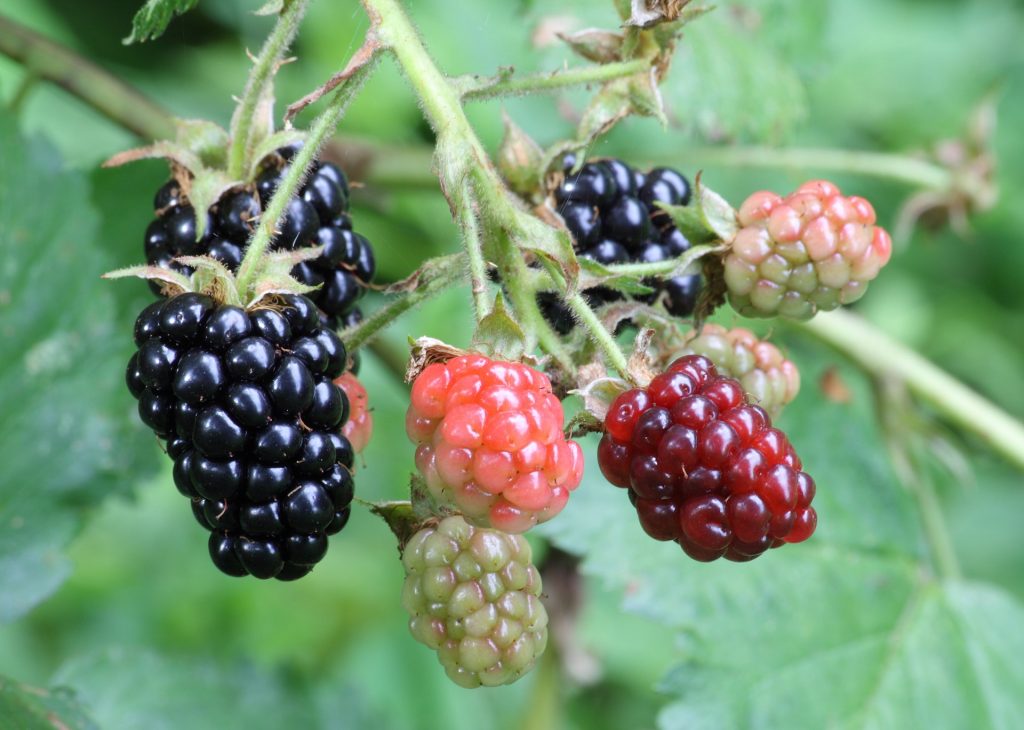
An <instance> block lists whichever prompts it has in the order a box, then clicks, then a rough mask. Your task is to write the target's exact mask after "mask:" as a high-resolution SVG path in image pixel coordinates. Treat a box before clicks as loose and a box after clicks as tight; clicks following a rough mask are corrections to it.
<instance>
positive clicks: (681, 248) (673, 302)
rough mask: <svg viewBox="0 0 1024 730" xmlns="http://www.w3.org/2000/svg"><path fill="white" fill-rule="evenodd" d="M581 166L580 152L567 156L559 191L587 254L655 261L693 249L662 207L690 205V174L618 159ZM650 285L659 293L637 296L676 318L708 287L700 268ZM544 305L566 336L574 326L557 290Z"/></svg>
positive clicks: (595, 296) (596, 297)
mask: <svg viewBox="0 0 1024 730" xmlns="http://www.w3.org/2000/svg"><path fill="white" fill-rule="evenodd" d="M575 164H576V158H575V157H574V156H572V155H570V156H568V157H566V158H565V160H564V167H565V172H566V176H565V180H564V181H563V182H562V184H561V185H560V186H559V187H558V188H556V189H555V192H554V197H555V201H556V203H557V208H556V210H557V211H558V213H559V215H561V216H562V219H563V220H564V221H565V225H566V227H567V228H568V229H569V232H570V233H571V234H572V237H573V241H574V247H575V249H576V253H577V254H578V255H579V256H581V257H584V258H589V259H593V260H594V261H597V262H599V263H602V264H620V263H629V262H646V263H654V262H657V261H664V260H666V259H671V258H676V257H678V256H681V255H682V254H683V253H685V252H686V251H687V250H689V249H690V245H691V244H690V242H689V241H688V240H687V238H686V236H685V235H683V233H682V232H681V231H680V230H679V229H678V228H676V227H675V226H674V225H673V224H672V222H671V219H670V218H669V217H668V215H667V214H666V213H665V212H664V211H662V210H661V209H660V208H658V207H657V206H656V205H655V204H656V203H659V202H660V203H668V204H670V205H688V204H689V202H690V196H691V191H690V183H689V181H688V180H687V179H686V178H685V177H684V176H683V175H682V174H680V173H679V172H677V171H675V170H672V169H670V168H666V167H658V168H655V169H653V170H651V171H650V172H648V173H642V172H639V171H637V170H634V169H633V168H632V167H630V166H629V165H627V164H626V163H625V162H623V161H622V160H616V159H606V160H597V161H593V162H588V163H586V164H585V165H583V167H581V168H580V170H579V171H578V172H575V173H573V172H572V168H573V167H574V166H575ZM645 283H646V284H648V285H649V286H651V287H652V288H654V289H655V293H654V294H653V295H646V296H637V297H636V298H637V299H640V300H641V301H647V302H660V303H661V305H662V306H663V307H664V308H665V309H666V310H667V311H668V313H669V314H671V315H672V316H675V317H688V316H690V315H691V314H693V310H694V308H695V307H696V304H697V295H698V294H699V293H700V287H701V278H700V275H699V274H693V275H687V276H681V277H675V278H673V279H669V280H667V281H659V280H654V279H652V280H648V281H646V282H645ZM584 296H585V297H586V298H587V300H588V301H589V302H590V304H591V306H598V305H601V304H604V303H606V302H610V301H615V300H618V299H622V298H623V295H622V294H619V293H618V292H615V291H612V290H610V289H607V288H604V287H597V288H592V289H587V290H586V291H585V292H584ZM539 303H540V305H541V310H542V311H543V312H544V314H545V317H546V318H547V319H548V321H549V322H551V324H552V326H553V327H555V329H556V330H558V331H559V332H561V333H562V334H567V333H568V332H570V331H571V330H572V328H573V321H572V318H571V317H570V316H568V309H567V308H566V307H565V305H563V304H562V303H561V302H560V300H559V299H558V298H557V297H556V296H555V295H553V294H549V293H546V294H543V295H541V296H540V298H539Z"/></svg>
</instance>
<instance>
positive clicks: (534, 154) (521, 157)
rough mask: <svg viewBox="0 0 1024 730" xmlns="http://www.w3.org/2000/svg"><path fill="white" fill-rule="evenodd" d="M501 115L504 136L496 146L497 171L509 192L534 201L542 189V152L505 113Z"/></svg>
mask: <svg viewBox="0 0 1024 730" xmlns="http://www.w3.org/2000/svg"><path fill="white" fill-rule="evenodd" d="M502 116H503V118H504V122H505V136H504V138H503V139H502V141H501V147H499V148H498V160H497V164H498V172H500V173H501V176H502V177H503V178H504V179H505V182H507V183H508V186H509V187H510V188H512V190H513V192H515V193H516V194H517V195H519V196H520V197H522V198H525V199H526V200H535V199H537V198H538V197H541V196H540V193H541V191H542V189H543V181H542V179H541V175H540V170H541V163H542V161H543V157H544V152H543V150H541V148H540V145H538V144H537V143H536V142H535V141H534V140H533V138H532V137H530V136H529V135H528V134H527V133H526V132H524V131H523V129H522V128H521V127H519V125H517V124H516V123H515V122H513V121H512V118H511V117H510V116H509V115H508V113H507V112H503V114H502Z"/></svg>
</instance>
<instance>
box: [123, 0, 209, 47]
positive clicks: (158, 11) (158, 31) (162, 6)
mask: <svg viewBox="0 0 1024 730" xmlns="http://www.w3.org/2000/svg"><path fill="white" fill-rule="evenodd" d="M198 2H199V0H146V4H145V5H143V6H142V7H141V8H140V9H139V12H137V13H135V17H134V18H132V33H131V35H130V36H128V37H127V38H125V39H124V41H123V43H124V44H125V45H131V44H132V43H142V42H143V41H151V40H154V39H156V38H159V37H160V36H161V35H163V33H164V31H165V30H167V25H168V23H170V22H171V19H172V18H174V16H175V15H181V14H182V13H186V12H188V11H189V10H191V9H192V8H194V7H195V6H196V4H197V3H198Z"/></svg>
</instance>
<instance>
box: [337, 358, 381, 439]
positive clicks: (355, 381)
mask: <svg viewBox="0 0 1024 730" xmlns="http://www.w3.org/2000/svg"><path fill="white" fill-rule="evenodd" d="M334 382H335V384H337V385H338V386H339V387H340V388H341V389H342V390H343V391H345V397H346V398H348V402H349V406H350V408H349V414H348V420H347V421H346V422H345V428H343V429H342V431H341V432H342V434H343V435H344V436H345V438H347V439H348V440H349V443H351V444H352V450H353V451H355V453H357V454H358V453H361V452H362V450H363V449H365V448H366V445H367V444H368V443H370V437H371V436H372V435H373V413H372V412H371V410H370V399H369V396H368V395H367V393H366V388H364V387H363V384H362V383H360V382H359V378H357V377H356V376H355V374H354V373H352V372H347V373H344V374H343V375H342V376H341V377H339V378H335V380H334Z"/></svg>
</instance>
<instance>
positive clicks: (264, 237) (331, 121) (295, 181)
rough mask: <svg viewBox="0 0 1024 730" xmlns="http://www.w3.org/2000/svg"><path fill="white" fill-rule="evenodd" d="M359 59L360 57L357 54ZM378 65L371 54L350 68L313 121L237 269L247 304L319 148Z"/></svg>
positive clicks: (241, 290) (261, 217) (243, 297)
mask: <svg viewBox="0 0 1024 730" xmlns="http://www.w3.org/2000/svg"><path fill="white" fill-rule="evenodd" d="M356 55H357V56H358V55H359V52H358V51H357V52H356ZM375 61H376V54H375V53H371V54H369V55H368V56H366V57H365V58H364V59H363V62H362V63H360V64H359V65H356V66H354V67H353V66H351V65H350V69H351V74H350V75H349V77H348V79H347V80H346V81H345V83H343V84H342V85H341V86H340V87H339V88H338V89H337V91H335V92H334V96H333V97H331V101H330V103H329V104H328V106H327V109H325V110H324V111H323V112H322V113H321V114H320V116H318V117H317V118H316V120H314V122H313V126H312V127H311V128H310V130H309V135H308V136H307V137H306V141H305V143H304V144H303V145H302V147H301V148H300V149H299V151H298V152H297V153H296V154H295V157H293V158H292V161H291V164H290V165H288V168H287V170H286V171H285V173H284V176H283V177H282V178H281V182H280V183H279V184H278V188H277V190H276V191H275V192H274V195H273V197H272V198H271V199H270V203H268V204H267V208H266V210H264V211H263V215H262V216H260V224H259V226H258V227H257V228H256V231H255V232H254V233H253V236H252V238H251V239H250V241H249V245H248V247H247V248H246V251H245V258H244V259H242V264H241V266H239V267H238V291H239V293H240V294H241V295H242V299H243V301H247V300H248V298H249V297H248V295H247V292H248V290H249V288H250V286H251V285H252V283H253V282H254V281H255V280H256V278H257V277H258V276H259V274H260V270H261V268H262V266H263V264H264V254H266V251H267V248H268V247H269V246H270V241H271V239H272V238H273V237H274V234H275V232H276V228H277V223H278V221H279V220H280V219H281V216H282V215H283V214H284V211H285V207H286V206H287V205H288V201H290V200H291V199H292V198H293V197H294V196H295V194H296V192H297V191H298V190H299V188H300V187H301V185H302V181H303V180H304V179H305V177H306V175H307V174H308V172H309V169H310V167H311V166H312V165H313V161H314V160H315V159H316V158H317V155H318V153H319V151H320V145H322V144H323V142H324V140H325V139H327V137H328V136H329V135H330V134H332V133H333V132H334V129H335V127H337V126H338V122H339V121H340V120H341V117H342V116H343V115H344V114H345V109H346V107H347V106H348V103H349V101H351V99H352V97H353V96H354V95H355V93H356V92H357V91H358V90H359V87H360V86H362V84H363V82H364V81H365V80H366V78H367V76H369V74H370V71H371V70H372V69H373V66H374V62H375Z"/></svg>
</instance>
